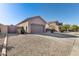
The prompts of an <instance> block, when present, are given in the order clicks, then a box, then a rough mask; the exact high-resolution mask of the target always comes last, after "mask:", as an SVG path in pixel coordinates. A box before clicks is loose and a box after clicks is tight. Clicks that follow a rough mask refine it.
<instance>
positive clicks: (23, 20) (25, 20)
mask: <svg viewBox="0 0 79 59" xmlns="http://www.w3.org/2000/svg"><path fill="white" fill-rule="evenodd" d="M38 17H39V18H40V19H42V20H43V21H44V22H45V23H47V22H46V21H45V20H44V19H43V18H42V17H41V16H33V17H29V18H27V19H25V20H23V21H21V22H20V23H18V24H16V25H19V24H22V23H23V22H25V21H28V20H31V19H34V18H38Z"/></svg>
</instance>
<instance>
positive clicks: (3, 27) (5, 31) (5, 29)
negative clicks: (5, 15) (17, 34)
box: [0, 25, 8, 34]
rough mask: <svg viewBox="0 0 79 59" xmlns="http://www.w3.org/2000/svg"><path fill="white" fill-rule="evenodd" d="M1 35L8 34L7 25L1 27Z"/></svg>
mask: <svg viewBox="0 0 79 59" xmlns="http://www.w3.org/2000/svg"><path fill="white" fill-rule="evenodd" d="M0 27H1V33H2V34H6V33H7V32H8V29H7V28H8V26H7V25H1V26H0Z"/></svg>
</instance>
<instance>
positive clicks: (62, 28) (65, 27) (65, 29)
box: [60, 24, 70, 32]
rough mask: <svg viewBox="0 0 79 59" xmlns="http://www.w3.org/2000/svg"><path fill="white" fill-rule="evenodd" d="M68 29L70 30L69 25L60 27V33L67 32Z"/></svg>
mask: <svg viewBox="0 0 79 59" xmlns="http://www.w3.org/2000/svg"><path fill="white" fill-rule="evenodd" d="M69 28H70V25H69V24H65V25H62V26H61V29H60V31H61V32H62V31H69Z"/></svg>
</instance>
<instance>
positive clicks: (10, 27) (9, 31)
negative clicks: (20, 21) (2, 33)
mask: <svg viewBox="0 0 79 59" xmlns="http://www.w3.org/2000/svg"><path fill="white" fill-rule="evenodd" d="M16 32H17V27H16V26H14V25H10V26H8V33H16Z"/></svg>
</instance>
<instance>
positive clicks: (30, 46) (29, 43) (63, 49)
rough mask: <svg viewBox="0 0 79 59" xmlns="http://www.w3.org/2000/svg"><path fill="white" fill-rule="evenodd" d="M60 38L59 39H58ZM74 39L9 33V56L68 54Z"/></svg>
mask: <svg viewBox="0 0 79 59" xmlns="http://www.w3.org/2000/svg"><path fill="white" fill-rule="evenodd" d="M57 39H59V40H57ZM73 42H74V40H67V41H66V39H65V38H64V40H63V39H61V38H55V37H52V39H50V38H49V39H48V38H44V37H40V36H35V35H34V34H25V35H9V39H8V51H7V54H8V56H68V55H70V54H71V51H72V49H73Z"/></svg>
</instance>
